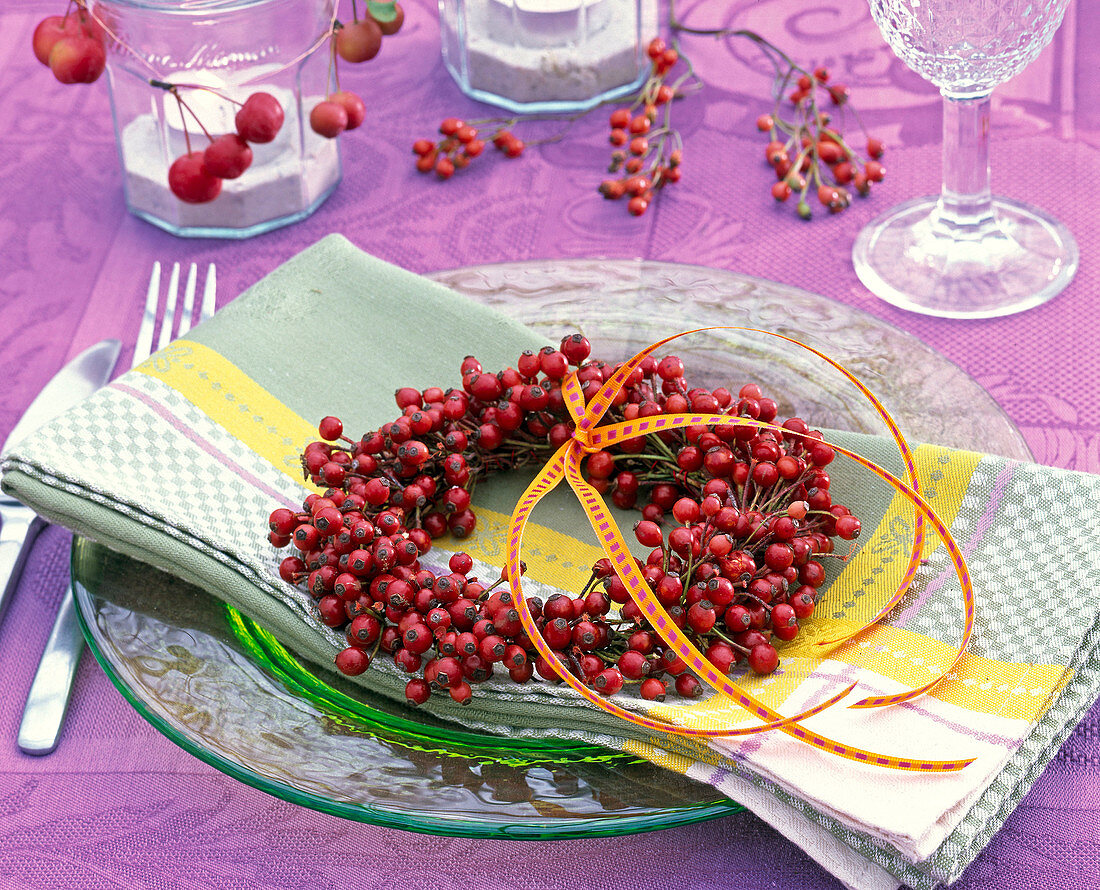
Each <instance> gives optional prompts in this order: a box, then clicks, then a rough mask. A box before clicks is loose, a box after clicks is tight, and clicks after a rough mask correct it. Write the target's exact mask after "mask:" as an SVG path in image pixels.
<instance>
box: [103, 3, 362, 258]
mask: <svg viewBox="0 0 1100 890" xmlns="http://www.w3.org/2000/svg"><path fill="white" fill-rule="evenodd" d="M334 2H335V0H91V2H90V4H89V7H90V9H91V11H92V14H93V15H94V16H95V17H96V18H97V19H98V20H99V21H100V22H101V23H102V25H103V26H104V29H105V30H106V32H107V76H108V84H109V91H110V97H111V111H112V114H113V116H114V125H115V137H116V140H117V143H118V151H119V157H120V160H121V162H122V173H123V189H124V193H125V197H126V205H127V207H128V208H129V210H130V212H132V213H133V214H135V215H136V216H138V217H141V218H142V219H144V220H147V221H148V222H150V223H152V224H153V225H156V226H159V227H160V228H162V229H165V230H166V231H169V232H172V233H173V234H175V235H181V236H185V237H214V238H248V237H251V236H253V235H258V234H260V233H261V232H266V231H269V230H271V229H274V228H277V227H279V226H284V225H287V224H289V223H293V222H296V221H297V220H300V219H303V218H305V217H307V216H309V214H311V213H312V212H313V211H314V210H316V209H317V207H319V206H320V205H321V204H322V203H323V202H324V200H325V199H326V198H327V197H328V196H329V194H331V192H332V190H333V189H334V188H336V186H337V184H338V183H339V182H340V176H341V166H340V151H339V148H338V145H337V140H335V139H325V138H323V137H321V136H318V135H317V134H316V133H314V132H313V130H312V129H311V128H310V126H309V112H310V109H311V108H312V107H313V106H314V105H315V104H316V103H317V102H319V101H322V100H323V99H324V98H325V96H326V94H327V84H328V67H329V62H330V59H329V52H328V47H329V44H328V41H327V38H326V35H327V34H328V32H329V31H330V29H331V26H332V20H333V7H334ZM155 84H160V85H161V86H157V85H155ZM169 84H171V85H175V90H174V91H172V90H167V89H165V88H164V86H165V85H169ZM260 92H263V93H269V94H271V95H272V96H274V97H275V98H276V99H277V100H278V102H279V104H280V106H281V107H282V109H283V114H284V119H283V123H282V126H281V128H280V129H279V131H278V133H277V134H276V135H275V138H274V139H273V140H272V141H270V142H265V143H258V142H257V143H250V144H249V147H250V148H251V149H252V152H253V158H252V163H251V165H250V166H249V167H248V168H247V169H246V170H245V171H244V173H242V174H241V175H240V176H239V177H237V178H234V179H225V180H223V182H222V189H221V192H220V193H219V194H218V196H217V197H216V198H214V199H213V200H211V201H209V202H205V203H189V202H187V201H183V200H180V199H179V198H177V197H176V196H175V195H174V194H173V193H172V191H171V190H170V189H169V186H168V169H169V167H170V166H171V164H172V163H173V161H175V160H176V159H177V158H179V157H180V156H182V155H184V154H186V153H187V152H188V150H189V149H188V146H190V150H192V151H202V150H203V149H205V147H206V146H207V145H209V144H210V139H209V138H208V136H207V134H209V136H210V137H213V138H215V139H216V138H217V137H218V136H220V135H224V134H227V133H234V132H236V125H235V122H234V119H235V116H236V113H237V111H238V109H239V108H240V103H243V102H244V101H245V100H246V99H247V98H248V97H249V96H250V95H252V94H254V93H260ZM177 95H178V97H179V98H178V99H177ZM179 100H182V102H183V103H184V104H183V105H182V106H181V104H180V101H179ZM204 130H205V131H206V132H205V133H204Z"/></svg>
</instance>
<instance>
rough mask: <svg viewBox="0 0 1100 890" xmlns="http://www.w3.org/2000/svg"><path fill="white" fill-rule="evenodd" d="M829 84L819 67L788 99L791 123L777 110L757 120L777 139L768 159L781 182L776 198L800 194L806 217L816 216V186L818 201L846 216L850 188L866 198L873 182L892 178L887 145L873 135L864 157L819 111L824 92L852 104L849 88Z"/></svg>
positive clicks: (839, 102)
mask: <svg viewBox="0 0 1100 890" xmlns="http://www.w3.org/2000/svg"><path fill="white" fill-rule="evenodd" d="M828 81H829V71H828V69H826V68H816V69H815V70H814V72H813V74H812V75H811V74H801V75H800V76H799V77H798V81H797V89H795V91H794V92H793V93H791V94H790V96H789V97H788V98H789V100H790V102H791V103H792V104H793V105H794V114H793V116H792V118H791V119H790V120H787V119H785V118H784V117H783V116H782V115H780V114H779V111H778V108H777V109H776V111H775V112H774V113H772V114H763V115H761V116H760V117H759V118H757V120H756V127H757V129H758V130H760V132H762V133H767V134H768V136H769V138H770V139H771V141H770V142H769V143H768V145H767V147H766V148H765V150H764V156H765V159H766V160H767V162H768V164H769V165H770V166H771V167H772V169H773V170H774V171H775V176H776V180H777V181H776V183H775V184H774V185H773V186H772V187H771V193H772V197H773V198H775V200H776V201H779V202H783V201H786V200H788V199H789V198H790V197H791V196H792V195H797V196H798V201H797V213H798V215H799V216H800V217H801V218H802V219H810V218H812V216H813V210H812V209H811V207H810V203H809V200H808V197H807V196H808V194H809V192H810V190H811V188H814V187H815V184H816V188H815V189H814V190H815V192H816V194H817V199H818V201H819V202H820V203H821V204H823V205H824V206H825V207H826V208H827V209H828V210H829V212H830V213H840V212H841V211H843V210H844V209H845V208H847V207H848V205H849V203H850V202H851V194H850V192H849V190H848V188H846V186H851V188H853V189H855V191H856V193H857V194H859V195H860V196H861V197H866V196H867V195H869V194H870V192H871V183H873V182H881V181H882V180H883V178H884V177H885V175H886V169H885V168H884V167H883V165H882V164H881V163H880V161H879V158H881V157H882V155H883V153H884V151H885V147H884V146H883V144H882V141H881V140H879V139H875V138H873V137H869V138H868V139H867V158H866V159H864V158H863V157H861V156H860V155H859V153H858V152H857V151H855V150H854V149H853V148H852V147H851V146H850V145H849V144H848V143H847V142H846V141H845V140H844V137H843V135H842V134H841V132H840V130H839V129H838V128H836V127H834V126H833V125H832V120H831V117H830V115H829V114H828V113H826V112H824V111H823V110H821V108H820V107H819V105H818V98H817V96H818V92H819V91H824V92H825V93H826V94H827V95H828V96H829V101H830V102H831V103H832V104H833V105H835V106H838V107H841V108H843V107H846V106H847V105H848V102H849V90H848V88H847V87H846V86H844V85H843V84H837V83H833V84H830V83H829V82H828Z"/></svg>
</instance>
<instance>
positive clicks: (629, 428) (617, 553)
mask: <svg viewBox="0 0 1100 890" xmlns="http://www.w3.org/2000/svg"><path fill="white" fill-rule="evenodd" d="M721 329H725V330H740V331H752V332H754V333H759V334H764V335H768V336H773V337H779V338H780V339H782V340H786V341H788V342H789V343H792V344H794V345H796V346H799V347H801V348H803V349H807V350H809V351H810V352H812V353H813V354H814V355H816V356H818V357H819V358H821V359H822V360H823V361H825V362H827V363H828V364H830V365H832V366H833V367H834V368H836V369H837V370H838V371H840V372H841V373H842V374H843V375H844V376H845V377H847V379H848V380H849V381H851V382H852V383H853V384H854V385H855V386H856V388H857V389H858V390H859V391H860V393H861V394H862V395H863V396H864V397H865V398H866V399H867V400H868V401H869V402H870V403H871V404H872V405H873V406H874V407H875V410H876V411H877V412H878V414H879V416H880V417H881V418H882V419H883V421H884V423H885V424H886V426H887V429H888V430H889V431H890V434H891V436H892V437H893V438H894V441H895V442H896V444H897V447H898V450H899V451H900V453H901V456H902V460H903V463H904V465H905V472H906V478H907V481H904V482H903V481H902V480H901V479H899V478H897V477H896V476H894V475H893V474H891V473H890V472H888V471H887V470H885V469H883V468H882V467H880V466H878V465H877V464H875V463H874V462H872V461H870V460H868V459H867V458H864V457H862V456H861V455H859V454H857V453H855V452H854V451H852V450H850V449H848V448H845V447H843V446H841V445H838V444H836V443H835V442H831V441H828V440H824V441H825V444H827V445H829V446H830V447H831V448H833V449H834V450H835V451H836V452H838V453H840V454H843V455H845V456H846V457H848V458H850V459H851V460H853V461H855V462H856V463H858V464H860V465H861V466H863V467H865V468H866V469H868V470H870V471H871V472H872V473H874V474H875V475H876V476H878V477H879V478H880V479H882V480H883V481H884V482H886V483H887V484H888V485H890V486H891V487H893V488H894V489H895V490H896V491H897V492H899V493H900V494H902V495H903V496H904V497H905V498H907V499H908V500H909V501H910V502H911V503H912V504H913V507H914V509H915V513H916V523H915V525H914V535H913V545H912V550H911V553H910V558H909V562H908V565H907V567H906V571H905V573H904V577H903V579H902V581H901V583H900V584H899V586H898V588H897V590H896V591H895V593H894V594H893V595H892V596H891V597H890V598H889V599H888V600H887V602H886V603H885V605H884V606H883V607H882V608H881V609H880V610H879V613H878V614H877V615H876V616H875V618H874V619H872V620H871V621H870V622H868V623H866V624H864V625H863V626H862V627H860V628H859V629H857V630H856V631H854V632H853V633H851V634H848V635H846V636H844V637H841V638H837V639H833V640H828V641H825V642H823V643H821V644H819V645H834V644H839V643H842V642H845V641H846V640H848V639H851V638H852V637H855V636H857V635H858V634H860V633H862V632H864V631H866V630H867V629H868V628H870V627H872V626H874V625H875V624H876V623H877V622H878V621H880V620H881V619H882V618H883V617H885V615H886V614H887V613H888V612H889V611H890V610H891V609H892V608H893V607H894V606H895V605H897V603H898V602H899V601H900V600H901V598H902V597H903V596H904V595H905V592H906V591H907V590H908V589H909V586H910V585H911V584H912V582H913V580H914V578H915V577H916V574H917V570H918V568H919V566H920V562H921V553H922V549H923V543H924V523H925V522H927V523H928V524H929V525H930V526H931V527H932V529H933V530H934V531H935V533H936V534H937V535H938V536H939V538H940V539H941V540H942V542H943V544H944V546H945V547H946V549H947V552H948V555H949V557H950V560H951V563H952V565H953V566H954V568H955V571H956V573H957V575H958V578H959V583H960V586H961V588H962V595H963V601H964V610H963V611H964V620H965V624H964V628H963V633H962V638H961V642H960V644H959V646H958V648H957V651H956V653H955V657H954V659H953V661H952V662H951V664H950V665H949V666H948V667H947V668H946V669H945V670H944V671H942V672H941V673H939V674H938V675H937V676H935V677H934V678H933V679H932V680H931V681H930V682H928V683H924V684H922V685H920V686H918V687H916V688H913V689H909V690H907V691H905V692H902V693H897V694H895V695H887V696H872V697H866V698H863V699H861V700H859V701H858V702H856V703H855V704H854V705H851V707H854V708H877V707H884V706H887V705H895V704H899V703H901V702H905V701H909V700H910V699H913V698H916V697H917V696H920V695H923V694H924V693H925V692H927V691H928V690H930V689H931V688H932V687H934V686H935V685H937V684H938V683H939V682H940V681H941V680H943V678H944V677H945V676H946V675H947V674H948V673H949V672H950V671H952V670H953V669H954V668H955V667H956V665H957V664H958V662H959V660H960V659H961V658H962V654H963V652H964V651H965V649H966V646H967V644H968V642H969V640H970V636H971V633H972V630H973V625H974V592H973V586H972V584H971V579H970V574H969V572H968V570H967V567H966V560H965V559H964V557H963V554H962V551H961V550H960V548H959V546H958V544H957V543H956V542H955V539H954V538H953V537H952V535H951V532H950V530H949V529H948V528H947V526H946V524H945V523H944V522H943V521H942V520H941V519H940V518H939V517H938V516H937V515H936V513H935V512H934V511H933V509H932V507H931V506H930V505H929V503H928V502H927V501H926V500H925V499H924V498H923V497H922V496H921V494H920V489H919V484H918V481H917V474H916V467H915V462H914V459H913V453H912V451H911V449H910V448H909V445H908V444H907V443H906V441H905V438H904V436H902V434H901V431H900V429H899V428H898V426H897V424H896V423H895V421H894V419H893V418H892V417H891V416H890V414H889V412H887V410H886V409H885V407H884V406H883V405H882V403H881V402H880V401H879V400H878V399H877V398H875V396H874V394H873V393H871V392H870V391H869V390H868V389H867V388H866V387H865V386H864V385H863V384H862V383H861V382H860V381H859V380H858V379H857V378H856V377H855V376H854V375H853V374H852V373H851V372H850V371H848V370H847V369H845V368H844V367H842V366H841V365H840V364H838V363H837V362H835V361H834V360H832V359H831V358H829V357H828V356H827V355H825V354H823V353H821V352H819V351H818V350H816V349H814V348H813V347H811V346H807V345H806V344H804V343H800V342H799V341H797V340H793V339H791V338H790V337H785V336H783V335H781V334H775V333H773V332H770V331H759V330H756V329H754V328H736V327H730V328H700V329H698V330H696V331H686V332H684V333H682V334H677V335H675V336H673V337H668V338H666V339H664V340H661V341H659V342H657V343H653V344H651V345H650V346H648V347H647V348H645V349H644V350H642V351H641V352H639V353H638V354H637V355H635V356H634V357H633V358H631V359H630V360H629V361H627V362H625V363H624V364H623V365H621V366H620V367H619V368H618V369H617V370H616V371H615V372H614V374H613V375H612V376H611V377H610V378H609V379H608V380H607V381H606V382H605V383H604V384H603V385H602V386H601V387H600V389H599V391H598V392H597V393H596V394H595V395H594V396H593V397H592V398H591V400H590V401H588V402H587V404H586V400H585V396H584V393H583V391H582V389H581V385H580V383H579V381H578V380H577V377H576V375H575V373H574V374H570V375H569V376H567V377H566V378H565V380H563V382H562V394H563V396H564V398H565V403H566V406H567V407H568V410H569V413H570V415H571V417H572V418H573V422H574V425H575V428H574V432H573V435H572V438H570V439H569V441H567V442H565V443H564V444H563V445H562V446H561V447H560V448H559V449H558V450H557V451H556V452H555V453H554V455H553V456H552V457H551V458H550V460H549V461H547V463H546V464H545V466H543V468H542V470H541V471H540V472H539V473H538V475H537V476H536V477H535V479H534V480H533V481H532V482H531V484H530V485H529V486H528V487H527V490H526V491H525V492H524V494H523V497H522V498H520V500H519V503H518V504H517V505H516V507H515V510H514V511H513V513H512V517H511V522H510V524H509V532H508V565H507V569H508V571H507V574H508V581H509V585H510V588H511V593H512V598H513V600H514V606H515V608H516V610H517V611H518V612H519V615H520V619H521V621H522V623H523V627H524V630H525V631H526V632H527V634H528V636H529V637H530V638H531V640H532V642H533V643H534V645H535V648H536V651H537V652H538V653H539V655H541V656H542V657H543V658H544V659H545V660H546V661H547V662H548V663H549V664H550V665H551V666H552V667H553V668H554V670H555V671H556V672H557V673H558V675H559V676H560V677H561V678H562V679H563V680H564V682H565V683H567V684H568V685H569V686H570V687H571V688H572V689H574V690H575V691H576V692H577V693H578V694H580V695H581V696H583V697H584V698H585V699H587V700H588V701H589V702H591V703H592V704H594V705H596V706H597V707H599V708H601V709H602V710H604V711H606V712H608V713H610V714H613V715H614V716H616V717H619V718H621V719H623V720H626V721H629V722H630V723H633V724H636V725H638V726H641V727H644V728H646V729H650V730H654V731H657V732H662V733H672V734H677V735H683V736H690V737H696V738H700V737H703V738H715V737H736V736H748V735H755V734H758V733H763V732H772V731H779V732H783V733H786V734H787V735H789V736H792V737H794V738H796V739H799V740H800V741H802V742H805V743H806V744H808V745H811V746H812V747H814V748H818V749H820V750H822V751H827V752H830V753H832V754H835V755H837V756H839V757H844V758H847V759H849V760H853V761H858V762H862V763H868V764H872V765H876V766H881V767H887V768H891V769H898V770H909V771H918V772H932V773H937V772H955V771H957V770H960V769H963V768H964V767H966V766H967V765H968V764H969V763H971V762H973V759H962V760H921V759H917V758H911V757H908V758H907V757H896V756H892V755H888V754H879V753H876V752H873V751H867V750H864V749H862V748H859V747H855V746H852V745H847V744H844V743H841V742H838V741H836V740H834V739H831V738H828V737H826V736H824V735H821V734H819V733H815V732H813V731H811V730H808V729H806V728H805V727H803V726H802V725H801V723H802V722H803V721H805V720H807V719H809V718H810V717H812V716H814V715H815V714H819V713H821V712H822V711H824V710H826V709H828V708H831V707H833V706H834V705H836V704H838V703H839V702H840V701H841V700H842V699H844V698H845V697H846V696H847V695H848V694H849V693H850V692H851V691H852V689H853V688H854V687H855V686H856V685H857V684H856V683H852V684H851V685H849V686H848V687H846V688H844V689H842V690H841V691H840V692H838V693H837V694H835V695H833V696H831V697H830V698H828V699H827V700H825V701H823V702H822V703H820V704H819V705H817V706H816V707H813V708H810V709H809V710H806V711H803V712H801V713H799V714H795V715H792V716H783V715H782V714H780V713H778V712H777V711H775V710H773V709H772V708H770V707H768V706H767V705H766V704H764V703H763V702H761V701H759V700H758V699H756V698H754V697H753V696H751V695H749V694H748V693H746V692H745V691H744V690H743V689H741V688H740V687H738V686H737V685H736V684H735V683H734V682H733V681H732V680H731V679H730V678H729V677H728V676H726V675H725V674H723V673H722V672H720V671H719V670H717V669H716V668H715V667H714V665H713V664H711V662H710V661H709V660H708V659H707V658H706V657H705V656H704V655H703V654H702V653H701V652H700V651H699V650H698V648H697V647H696V646H695V645H694V644H693V643H692V641H691V640H690V639H689V638H688V636H687V635H686V634H684V633H683V632H682V631H681V630H680V629H679V628H678V627H677V625H676V623H675V622H674V621H673V619H672V617H671V616H670V615H669V614H668V612H667V611H666V609H665V608H664V606H663V605H662V604H661V603H660V601H659V600H658V599H657V598H656V597H655V596H654V594H653V591H652V590H651V589H650V587H649V585H648V584H647V583H646V581H645V578H644V577H643V576H642V573H641V571H640V570H639V569H638V565H637V562H636V560H635V558H634V556H633V554H632V553H631V552H630V549H629V547H628V546H627V543H626V541H625V540H624V538H623V536H622V533H621V532H620V531H619V528H618V526H617V525H616V523H615V520H614V518H613V517H612V515H611V513H610V511H609V510H608V508H607V505H606V504H605V503H604V500H603V498H602V497H601V496H600V494H599V493H598V492H597V491H596V490H595V489H594V488H593V487H592V486H591V485H589V484H588V483H587V482H586V481H585V480H584V478H583V476H582V474H581V461H582V460H583V459H584V457H585V456H586V455H589V454H592V453H595V452H598V451H601V450H602V449H604V448H606V447H609V446H612V445H615V444H616V443H621V442H623V441H626V440H629V439H634V438H637V437H639V436H644V435H648V434H650V433H657V432H662V431H666V430H672V429H678V428H682V427H687V426H700V425H708V426H711V425H724V424H729V423H731V422H736V423H737V424H749V425H754V426H758V427H760V428H762V429H775V430H780V431H782V433H783V434H784V435H788V436H789V435H797V434H794V433H792V432H791V431H790V430H786V429H782V428H781V427H778V426H776V425H774V424H770V423H765V422H763V421H759V420H752V419H750V418H747V417H734V416H733V415H729V414H689V413H683V414H660V415H655V416H652V417H646V418H639V419H636V420H631V421H624V422H620V423H611V424H606V425H604V426H598V425H597V424H599V422H600V420H601V419H602V418H603V416H604V414H605V413H606V412H607V409H608V408H609V407H610V406H611V404H612V402H613V400H614V398H615V396H616V394H617V393H618V392H619V390H620V389H621V388H622V387H623V385H624V384H625V383H626V381H627V379H628V378H629V377H630V375H631V374H632V372H633V371H634V369H635V368H637V367H638V365H639V364H640V363H641V362H642V361H643V360H644V359H645V358H646V357H647V356H649V355H650V354H652V353H653V352H654V351H655V350H657V349H659V348H660V347H662V346H664V345H665V344H666V343H669V342H670V341H672V340H674V339H676V338H677V337H681V336H685V335H687V334H694V333H700V332H703V331H709V330H721ZM563 479H565V480H567V481H568V482H569V485H570V487H571V488H572V489H573V491H574V493H575V494H576V495H577V498H578V499H579V501H580V503H581V506H582V507H583V508H584V511H585V513H586V515H587V516H588V519H589V522H590V523H591V525H592V528H593V530H594V531H595V533H596V536H597V538H598V539H599V541H600V545H601V546H602V548H603V550H604V553H605V554H606V555H607V558H608V559H609V560H610V561H611V565H612V566H613V568H614V570H615V572H616V574H617V575H618V576H619V578H620V579H621V580H622V582H623V584H624V585H625V586H626V589H627V590H628V591H629V593H630V596H631V598H632V599H633V601H634V602H635V603H636V604H637V606H638V608H639V609H640V610H641V612H642V614H644V615H645V616H646V619H647V620H648V622H649V623H650V624H651V625H652V627H653V629H654V630H655V631H656V632H657V633H658V634H659V635H660V637H661V639H662V640H663V641H664V644H665V645H666V646H667V647H668V648H669V649H671V650H673V651H675V652H676V653H677V654H678V655H679V656H680V657H681V658H682V659H683V660H684V661H685V662H686V663H687V665H688V667H690V668H691V670H692V671H694V672H695V674H696V675H697V676H698V677H699V678H700V679H701V680H703V682H705V683H707V684H708V685H709V686H710V687H712V688H713V689H714V690H716V691H717V692H719V693H720V694H722V695H724V696H726V697H728V698H729V699H730V700H731V701H732V702H734V703H735V704H737V705H738V706H739V707H741V708H743V709H745V710H747V711H748V712H749V713H751V714H752V715H753V716H755V717H756V718H758V719H759V720H760V721H762V722H761V723H759V724H757V725H754V726H750V727H741V728H734V727H724V728H695V727H686V726H680V725H675V724H672V723H669V722H666V721H664V720H660V719H657V718H654V717H649V716H643V715H640V714H637V713H634V712H632V711H628V710H626V709H625V708H623V707H621V706H620V705H618V704H616V703H615V702H614V701H613V700H611V699H608V698H604V697H603V696H601V695H600V694H599V693H598V692H596V691H595V690H593V689H591V688H590V687H588V686H587V685H586V684H585V683H583V682H582V681H581V680H580V679H579V678H577V677H576V676H574V675H573V674H572V673H571V672H570V671H569V669H568V668H567V667H566V666H565V665H563V664H562V662H561V660H560V658H559V657H558V654H557V653H556V652H555V651H554V650H553V649H551V648H550V646H548V645H547V644H546V642H545V641H544V640H543V638H542V635H541V634H540V633H539V630H538V627H537V625H536V624H535V620H534V617H533V616H532V614H531V612H530V610H529V609H528V608H527V604H526V599H525V597H524V595H523V589H522V582H521V574H522V571H521V548H522V539H523V531H524V528H525V526H526V524H527V520H528V519H529V517H530V515H531V513H532V511H533V510H534V508H535V506H536V504H538V502H539V501H540V500H541V499H542V498H543V496H545V495H546V494H547V493H548V492H550V491H551V490H552V489H554V488H555V487H556V486H557V485H558V483H559V482H561V481H562V480H563Z"/></svg>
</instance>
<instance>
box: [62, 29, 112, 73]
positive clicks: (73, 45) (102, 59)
mask: <svg viewBox="0 0 1100 890" xmlns="http://www.w3.org/2000/svg"><path fill="white" fill-rule="evenodd" d="M49 64H50V70H51V71H52V72H53V76H54V77H56V78H57V79H58V80H59V81H61V82H62V83H92V82H93V81H95V80H97V79H98V78H99V75H101V74H102V73H103V69H104V68H105V67H106V65H107V53H106V51H105V50H104V49H103V44H102V43H100V42H99V41H98V40H95V39H93V38H91V37H84V36H78V37H62V38H61V39H60V40H58V41H57V42H56V43H54V45H53V48H52V49H51V50H50V63H49Z"/></svg>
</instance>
